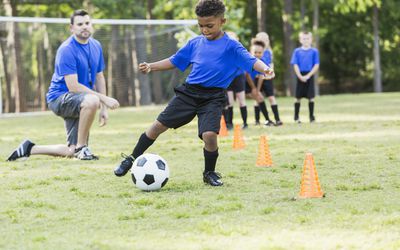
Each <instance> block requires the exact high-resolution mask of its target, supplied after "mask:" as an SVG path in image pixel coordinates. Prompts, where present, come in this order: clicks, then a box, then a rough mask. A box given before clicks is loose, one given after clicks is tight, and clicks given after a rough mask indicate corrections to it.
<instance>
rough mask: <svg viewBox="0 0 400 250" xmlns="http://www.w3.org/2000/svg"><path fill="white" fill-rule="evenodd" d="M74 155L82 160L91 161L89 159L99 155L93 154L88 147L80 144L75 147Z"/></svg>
mask: <svg viewBox="0 0 400 250" xmlns="http://www.w3.org/2000/svg"><path fill="white" fill-rule="evenodd" d="M74 156H75V158H76V159H79V160H84V161H91V160H98V159H99V157H97V156H95V155H94V154H92V152H90V149H89V148H88V147H87V146H82V147H79V148H76V149H75V153H74Z"/></svg>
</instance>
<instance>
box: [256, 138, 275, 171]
mask: <svg viewBox="0 0 400 250" xmlns="http://www.w3.org/2000/svg"><path fill="white" fill-rule="evenodd" d="M256 166H257V167H272V159H271V153H270V152H269V146H268V139H267V136H265V135H262V136H260V144H259V146H258V157H257V162H256Z"/></svg>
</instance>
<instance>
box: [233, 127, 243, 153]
mask: <svg viewBox="0 0 400 250" xmlns="http://www.w3.org/2000/svg"><path fill="white" fill-rule="evenodd" d="M245 146H246V145H245V143H244V139H243V135H242V129H241V128H240V125H235V129H234V131H233V145H232V148H233V149H243V148H245Z"/></svg>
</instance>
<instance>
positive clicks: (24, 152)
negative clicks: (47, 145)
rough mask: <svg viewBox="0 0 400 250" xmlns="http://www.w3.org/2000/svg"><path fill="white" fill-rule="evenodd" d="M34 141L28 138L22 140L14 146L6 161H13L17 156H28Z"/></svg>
mask: <svg viewBox="0 0 400 250" xmlns="http://www.w3.org/2000/svg"><path fill="white" fill-rule="evenodd" d="M34 145H35V143H33V142H31V141H30V140H25V141H23V142H22V143H21V144H20V145H19V146H18V148H16V149H15V150H14V151H13V152H12V153H11V155H10V156H9V157H8V158H7V161H15V160H17V159H19V158H23V157H29V156H30V155H31V149H32V147H33V146H34Z"/></svg>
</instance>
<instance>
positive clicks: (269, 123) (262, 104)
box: [258, 101, 274, 126]
mask: <svg viewBox="0 0 400 250" xmlns="http://www.w3.org/2000/svg"><path fill="white" fill-rule="evenodd" d="M258 106H259V107H260V110H261V113H262V114H263V115H264V118H265V123H264V125H265V126H273V125H274V123H273V122H272V121H271V120H270V119H269V115H268V110H267V106H265V102H264V101H262V102H259V103H258Z"/></svg>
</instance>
